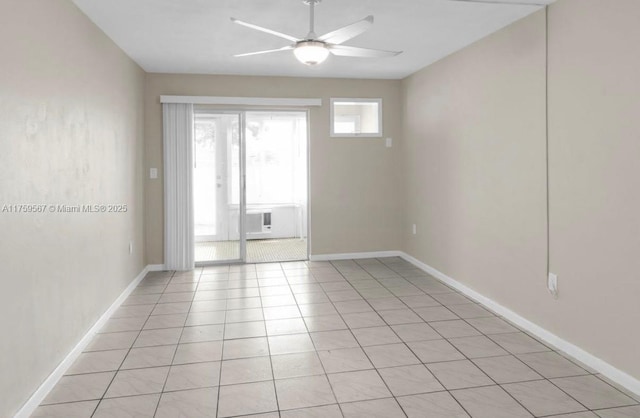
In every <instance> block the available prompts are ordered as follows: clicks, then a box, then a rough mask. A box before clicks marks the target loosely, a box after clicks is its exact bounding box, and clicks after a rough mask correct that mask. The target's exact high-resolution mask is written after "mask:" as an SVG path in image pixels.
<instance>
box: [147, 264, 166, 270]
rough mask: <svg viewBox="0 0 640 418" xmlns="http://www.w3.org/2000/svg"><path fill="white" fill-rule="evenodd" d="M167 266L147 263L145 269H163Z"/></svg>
mask: <svg viewBox="0 0 640 418" xmlns="http://www.w3.org/2000/svg"><path fill="white" fill-rule="evenodd" d="M166 269H167V268H166V266H165V265H164V264H149V265H148V266H147V271H165V270H166Z"/></svg>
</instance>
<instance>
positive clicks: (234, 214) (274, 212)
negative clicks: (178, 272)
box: [193, 108, 308, 264]
mask: <svg viewBox="0 0 640 418" xmlns="http://www.w3.org/2000/svg"><path fill="white" fill-rule="evenodd" d="M307 132H308V129H307V112H305V111H266V110H265V111H242V112H219V111H213V110H211V109H207V108H202V109H196V111H195V117H194V138H195V139H194V140H195V146H194V150H195V155H194V162H195V163H194V176H193V177H194V218H195V240H196V243H195V258H196V263H198V264H212V263H220V262H243V261H246V262H250V263H257V262H278V261H289V260H305V259H307V257H308V244H307V224H308V221H307V195H308V186H307V184H308V174H307V173H308V164H307V159H308V157H307V156H308V151H307V143H308V137H307V136H308V134H307ZM243 181H244V184H243ZM245 202H246V204H245Z"/></svg>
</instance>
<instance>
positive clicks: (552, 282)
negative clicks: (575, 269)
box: [547, 273, 558, 298]
mask: <svg viewBox="0 0 640 418" xmlns="http://www.w3.org/2000/svg"><path fill="white" fill-rule="evenodd" d="M547 288H548V289H549V293H551V294H552V295H553V296H554V297H556V298H557V297H558V276H557V275H555V274H553V273H549V279H548V280H547Z"/></svg>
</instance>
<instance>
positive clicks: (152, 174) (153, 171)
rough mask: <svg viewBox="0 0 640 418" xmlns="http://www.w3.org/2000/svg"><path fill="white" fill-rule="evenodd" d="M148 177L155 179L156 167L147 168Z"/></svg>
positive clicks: (156, 174)
mask: <svg viewBox="0 0 640 418" xmlns="http://www.w3.org/2000/svg"><path fill="white" fill-rule="evenodd" d="M149 178H152V179H157V178H158V169H157V168H151V169H149Z"/></svg>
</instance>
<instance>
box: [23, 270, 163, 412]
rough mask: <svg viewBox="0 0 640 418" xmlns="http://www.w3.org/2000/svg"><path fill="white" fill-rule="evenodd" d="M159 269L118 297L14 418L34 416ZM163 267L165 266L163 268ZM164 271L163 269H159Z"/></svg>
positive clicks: (128, 287) (142, 275)
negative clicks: (118, 311) (128, 300)
mask: <svg viewBox="0 0 640 418" xmlns="http://www.w3.org/2000/svg"><path fill="white" fill-rule="evenodd" d="M156 267H159V265H158V266H153V265H149V266H146V267H145V268H144V269H142V271H141V272H140V274H138V275H137V276H136V278H135V279H133V281H132V282H131V283H130V284H129V286H127V288H126V289H125V290H124V291H123V292H122V293H121V294H120V296H118V299H116V300H115V301H114V302H113V303H112V304H111V306H109V308H108V309H107V310H106V311H105V313H103V314H102V316H100V318H99V319H98V320H97V321H96V323H95V324H93V326H92V327H91V329H89V331H87V333H86V334H85V335H84V337H82V339H81V340H80V341H79V342H78V344H76V346H75V347H73V349H72V350H71V352H70V353H69V354H67V356H66V357H65V358H64V360H62V362H61V363H60V364H59V365H58V367H56V368H55V370H54V371H53V372H52V373H51V374H50V375H49V376H48V377H47V378H46V379H45V381H44V382H42V384H41V385H40V387H39V388H38V389H37V390H36V391H35V392H34V393H33V395H31V397H30V398H29V400H28V401H27V402H26V403H25V404H24V405H23V406H22V408H20V410H19V411H18V412H17V413H16V414H15V415H14V418H28V417H30V416H31V414H33V412H34V411H35V410H36V408H37V407H38V406H39V405H40V403H41V402H42V401H43V400H44V398H46V397H47V395H48V394H49V392H50V391H51V389H53V387H54V386H55V385H56V383H58V381H59V380H60V378H61V377H62V376H64V374H65V372H66V371H67V370H68V369H69V367H71V365H72V364H73V362H74V361H75V360H76V359H77V358H78V356H79V355H80V354H81V353H82V351H83V350H84V349H85V348H86V347H87V345H89V343H90V342H91V339H92V338H93V336H94V335H95V334H96V333H97V332H98V331H99V330H100V328H102V326H103V325H104V324H105V322H107V320H108V319H109V317H111V315H112V314H113V313H114V312H115V311H116V309H118V308H119V307H120V305H121V304H122V302H124V300H125V299H126V298H127V297H129V295H130V294H131V292H133V290H134V289H135V288H136V287H137V286H138V284H140V282H141V281H142V279H144V276H146V275H147V273H148V272H149V271H156V270H153V269H154V268H156ZM162 267H163V266H162ZM159 270H162V269H159Z"/></svg>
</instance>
